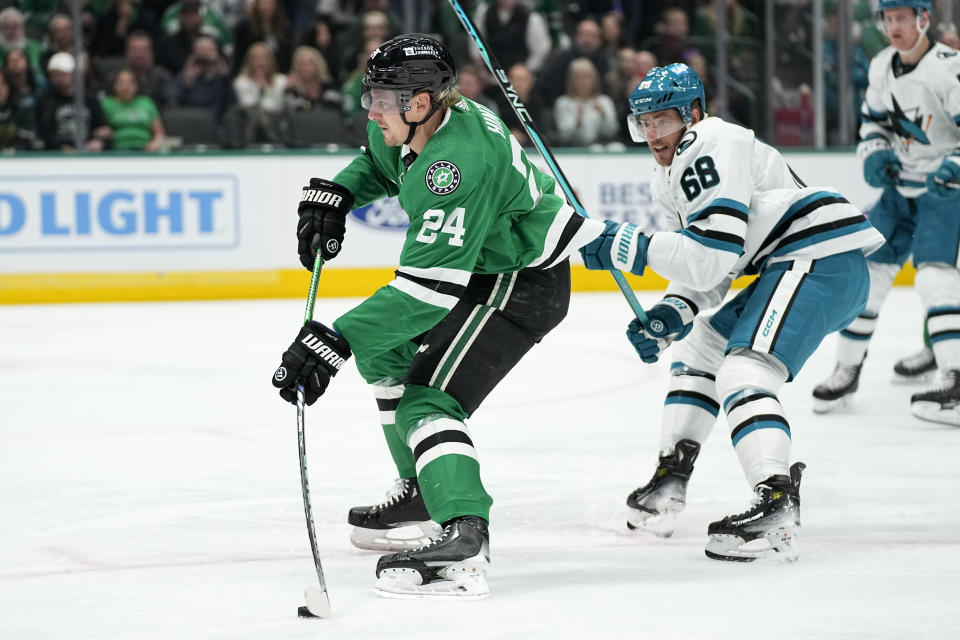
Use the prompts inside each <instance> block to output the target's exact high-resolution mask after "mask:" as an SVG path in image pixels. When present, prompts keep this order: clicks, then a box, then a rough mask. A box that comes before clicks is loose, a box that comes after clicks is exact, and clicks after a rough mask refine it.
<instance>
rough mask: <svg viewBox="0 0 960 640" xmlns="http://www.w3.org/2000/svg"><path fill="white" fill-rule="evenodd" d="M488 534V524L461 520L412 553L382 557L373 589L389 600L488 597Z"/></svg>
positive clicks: (467, 518)
mask: <svg viewBox="0 0 960 640" xmlns="http://www.w3.org/2000/svg"><path fill="white" fill-rule="evenodd" d="M489 566H490V534H489V533H488V531H487V521H486V520H484V519H483V518H479V517H477V516H461V517H459V518H454V519H453V520H449V521H448V522H447V523H446V524H444V525H443V535H441V536H440V538H439V539H438V540H436V541H434V542H433V543H431V544H429V545H427V546H425V547H423V548H421V549H415V550H413V551H401V552H400V553H394V554H391V555H387V556H382V557H381V558H380V560H379V561H378V562H377V583H376V585H375V586H374V589H375V590H376V591H377V593H378V594H379V595H382V596H385V597H388V598H435V599H440V598H464V599H473V600H477V599H480V598H485V597H487V596H488V595H490V589H489V587H487V567H489Z"/></svg>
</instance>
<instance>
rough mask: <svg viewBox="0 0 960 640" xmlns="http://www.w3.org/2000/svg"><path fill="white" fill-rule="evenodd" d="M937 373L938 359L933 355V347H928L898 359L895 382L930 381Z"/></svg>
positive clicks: (894, 376)
mask: <svg viewBox="0 0 960 640" xmlns="http://www.w3.org/2000/svg"><path fill="white" fill-rule="evenodd" d="M935 375H937V359H936V358H935V357H934V355H933V349H930V348H928V347H924V348H923V349H921V350H920V351H918V352H916V353H914V354H911V355H909V356H907V357H905V358H901V359H899V360H897V363H896V364H895V365H893V382H895V383H897V384H918V383H921V382H928V381H930V380H932V379H933V377H934V376H935Z"/></svg>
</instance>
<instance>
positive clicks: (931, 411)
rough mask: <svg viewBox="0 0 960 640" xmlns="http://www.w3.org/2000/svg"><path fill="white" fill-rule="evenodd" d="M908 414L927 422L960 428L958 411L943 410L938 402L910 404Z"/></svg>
mask: <svg viewBox="0 0 960 640" xmlns="http://www.w3.org/2000/svg"><path fill="white" fill-rule="evenodd" d="M910 413H911V414H913V416H914V417H915V418H920V419H921V420H926V421H927V422H937V423H940V424H949V425H952V426H955V427H957V426H960V411H958V408H953V409H943V408H941V407H940V403H939V402H911V403H910Z"/></svg>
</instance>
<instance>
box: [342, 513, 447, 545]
mask: <svg viewBox="0 0 960 640" xmlns="http://www.w3.org/2000/svg"><path fill="white" fill-rule="evenodd" d="M442 534H443V528H441V527H440V525H438V524H437V523H436V522H434V521H432V520H428V521H427V522H421V523H419V524H411V525H407V526H405V527H397V528H396V529H364V528H362V527H353V528H352V529H351V530H350V544H352V545H353V546H355V547H356V548H358V549H366V550H367V551H412V550H413V549H420V548H422V547H425V546H427V545H428V544H430V543H431V542H433V541H434V540H436V539H437V538H439V537H440V536H441V535H442Z"/></svg>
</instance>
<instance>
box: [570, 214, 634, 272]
mask: <svg viewBox="0 0 960 640" xmlns="http://www.w3.org/2000/svg"><path fill="white" fill-rule="evenodd" d="M603 224H604V225H606V228H605V229H604V230H603V233H601V234H600V236H599V237H597V238H596V239H595V240H593V241H591V242H590V243H589V244H587V245H585V246H583V247H580V256H581V257H582V258H583V264H584V266H586V267H587V269H607V270H616V271H629V272H630V273H632V274H634V275H637V276H642V275H643V270H644V269H645V268H646V266H647V245H649V244H650V238H649V237H647V236H645V235H644V234H643V233H642V232H641V231H640V227H639V226H637V225H635V224H633V223H632V222H624V223H622V224H618V223H616V222H611V221H610V220H604V222H603Z"/></svg>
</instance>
